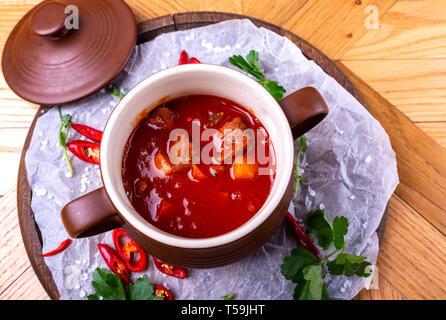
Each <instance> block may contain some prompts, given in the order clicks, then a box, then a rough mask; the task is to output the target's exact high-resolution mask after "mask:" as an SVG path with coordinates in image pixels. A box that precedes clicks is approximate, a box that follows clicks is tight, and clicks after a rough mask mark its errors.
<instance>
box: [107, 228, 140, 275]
mask: <svg viewBox="0 0 446 320" xmlns="http://www.w3.org/2000/svg"><path fill="white" fill-rule="evenodd" d="M122 238H127V239H128V241H126V242H125V243H122V242H121V239H122ZM113 243H114V245H115V248H116V251H117V252H118V254H119V256H120V257H121V258H122V260H124V263H125V265H126V266H127V268H128V269H129V270H130V271H132V272H141V271H143V270H144V269H145V268H146V267H147V254H146V253H145V252H144V250H143V249H141V248H140V246H138V245H137V244H136V242H135V241H133V239H132V238H130V237H129V235H128V234H127V232H125V230H124V229H122V228H118V229H115V230H113ZM135 258H137V259H136V260H134V259H135Z"/></svg>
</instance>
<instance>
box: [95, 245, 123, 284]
mask: <svg viewBox="0 0 446 320" xmlns="http://www.w3.org/2000/svg"><path fill="white" fill-rule="evenodd" d="M98 249H99V252H100V253H101V256H102V258H103V259H104V261H105V263H106V264H107V266H108V267H109V268H110V270H111V271H112V272H113V273H115V274H116V275H118V277H119V278H121V280H122V281H124V282H125V283H130V272H129V270H128V269H127V267H126V266H125V263H124V261H122V259H121V258H120V257H119V256H118V254H117V253H116V251H115V250H113V248H111V247H110V246H108V245H106V244H103V243H98Z"/></svg>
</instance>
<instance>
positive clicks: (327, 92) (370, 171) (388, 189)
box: [25, 20, 398, 299]
mask: <svg viewBox="0 0 446 320" xmlns="http://www.w3.org/2000/svg"><path fill="white" fill-rule="evenodd" d="M182 49H185V50H186V51H187V52H188V53H189V55H190V56H195V57H197V58H198V59H200V60H201V61H202V62H210V63H215V64H220V65H224V66H230V65H229V63H228V58H229V57H230V56H232V55H233V54H241V55H243V56H245V55H246V54H247V53H248V52H249V50H251V49H255V50H257V51H259V53H260V64H261V67H262V69H263V70H264V73H265V76H266V78H267V79H271V80H279V82H280V84H281V85H283V86H284V87H285V88H286V90H287V93H291V92H293V91H295V90H297V89H299V88H302V87H305V86H314V87H316V88H317V89H318V90H319V91H320V92H321V94H322V96H323V97H324V99H325V101H326V102H327V104H328V106H329V109H330V114H329V116H328V117H327V118H326V119H325V120H324V121H323V122H322V123H321V124H320V125H319V126H318V127H316V128H315V129H313V130H312V131H311V132H309V133H308V134H307V137H308V141H309V145H308V150H307V152H306V153H305V154H304V157H303V158H302V160H301V161H300V163H299V167H300V172H301V173H303V174H304V176H305V177H306V178H307V179H308V180H306V181H303V182H301V184H300V192H299V197H298V199H297V200H294V202H293V203H291V205H290V210H291V212H294V213H295V215H296V216H297V217H299V218H303V217H304V216H305V215H306V214H307V213H308V212H309V211H310V210H313V209H316V208H325V210H326V213H327V215H328V217H329V219H330V220H331V219H332V218H333V217H334V216H336V215H344V216H346V217H347V218H348V219H349V221H350V228H349V232H348V235H347V237H346V238H347V241H348V246H347V249H346V250H347V251H346V252H348V253H354V254H361V255H365V256H367V259H368V260H369V261H371V262H372V263H375V262H376V257H377V254H378V249H379V246H378V238H377V235H376V232H375V230H376V228H377V227H378V225H379V223H380V221H381V218H382V215H383V213H384V209H385V207H386V204H387V202H388V200H389V198H390V196H391V194H392V193H393V191H394V189H395V187H396V185H397V184H398V175H397V169H396V160H395V154H394V152H393V150H392V148H391V146H390V142H389V138H388V136H387V134H386V133H385V131H384V129H383V128H382V127H381V126H380V124H379V123H378V121H376V120H375V119H374V118H373V117H372V116H371V115H370V114H369V113H368V112H367V111H366V109H365V108H364V107H363V106H361V105H360V104H359V102H358V101H357V100H356V99H355V98H353V97H352V96H351V95H350V94H349V93H348V92H347V91H346V90H345V89H344V88H343V87H341V86H340V85H339V84H338V83H337V82H336V81H335V80H334V79H333V78H331V77H330V76H328V75H327V74H326V73H324V72H323V71H322V69H321V68H320V67H319V66H318V65H316V64H315V63H314V62H312V61H309V60H307V59H306V58H305V57H304V56H303V55H302V53H301V51H300V50H299V49H298V48H297V47H296V46H295V45H294V44H293V43H292V42H291V41H290V40H288V39H287V38H285V37H282V36H279V35H277V34H276V33H274V32H271V31H269V30H266V29H263V28H257V27H256V26H254V25H253V24H252V23H251V22H250V21H249V20H230V21H226V22H221V23H218V24H214V25H210V26H205V27H201V28H196V29H192V30H187V31H178V32H172V33H167V34H163V35H161V36H159V37H157V38H156V39H154V40H153V41H150V42H147V43H144V44H141V45H139V46H137V48H136V49H135V51H134V53H133V56H132V57H131V59H130V61H129V63H128V64H127V66H126V67H125V69H124V71H122V72H121V73H120V75H119V76H118V77H117V79H115V83H116V84H117V85H118V86H119V87H120V88H132V87H133V86H135V85H136V84H137V83H138V82H140V81H141V80H143V79H144V78H146V77H148V76H149V75H151V74H152V73H154V72H156V71H159V70H161V69H164V68H166V67H168V66H172V65H176V64H177V62H178V57H179V54H180V51H181V50H182ZM117 100H118V99H117V98H115V97H114V96H112V95H111V94H110V93H109V92H106V91H105V90H101V91H100V92H98V93H96V94H94V95H92V96H90V97H87V98H85V99H83V100H81V101H79V102H76V103H72V104H68V105H64V106H63V108H62V112H63V113H64V114H65V113H70V114H72V115H73V121H74V122H78V123H83V124H88V125H90V126H93V127H95V128H98V129H102V128H103V126H104V124H105V121H106V119H107V118H108V115H109V113H110V111H111V110H112V109H113V107H114V106H115V105H116V103H117ZM59 125H60V120H59V116H58V113H57V108H53V109H51V110H50V111H49V112H48V113H47V114H45V115H43V116H42V117H40V118H39V120H38V121H37V123H36V126H35V130H34V135H33V138H32V141H31V144H30V147H29V149H28V152H27V154H26V158H25V161H26V169H27V172H28V180H29V183H30V186H31V189H32V194H33V196H32V205H31V206H32V210H33V212H34V214H35V220H36V222H37V224H38V226H39V228H40V230H41V232H42V238H43V252H46V251H49V250H51V249H54V248H55V247H57V246H58V245H59V243H60V242H61V241H62V240H64V239H66V238H67V237H68V234H67V233H66V231H65V229H64V227H63V224H62V221H61V218H60V210H61V208H62V206H63V205H64V204H66V203H67V202H69V201H70V200H72V199H75V198H77V197H79V196H80V195H82V194H85V193H87V192H89V191H92V190H94V189H96V188H98V187H100V186H101V180H100V175H99V168H98V167H97V166H94V165H91V164H87V163H84V162H82V161H80V160H79V159H77V158H74V157H73V156H71V155H70V157H71V161H72V164H73V167H74V170H75V174H74V176H73V177H69V174H67V172H68V167H67V164H66V162H65V158H64V155H63V151H62V148H61V147H60V146H59V145H58V128H59ZM79 138H81V136H80V135H79V134H77V133H76V132H74V131H73V130H72V131H71V133H70V139H79ZM99 242H103V243H108V244H110V245H111V244H112V240H111V232H108V233H104V234H101V235H99V236H95V237H91V238H87V239H75V240H74V241H73V244H72V245H71V246H70V247H69V248H68V249H67V250H66V251H64V252H63V253H61V254H58V255H55V256H52V257H47V258H45V262H46V263H47V265H48V267H49V268H50V270H51V272H52V274H53V278H54V281H55V283H56V285H57V287H58V290H59V293H60V297H61V298H62V299H85V298H86V295H88V294H90V293H93V288H92V287H91V276H92V272H93V270H94V269H95V268H96V267H98V266H99V267H106V265H105V263H104V261H103V260H102V258H101V257H100V255H99V252H98V250H97V247H96V244H97V243H99ZM294 247H295V241H294V239H293V238H292V235H291V234H290V233H289V232H288V230H286V228H284V227H283V226H282V227H281V228H280V229H279V230H278V231H277V232H276V234H275V235H274V236H273V237H272V238H271V240H270V241H269V242H268V243H266V244H265V245H264V246H263V247H262V248H261V249H259V250H258V251H257V252H255V253H254V254H252V255H250V256H248V257H246V258H244V259H243V260H241V261H239V262H236V263H233V264H231V265H228V266H225V267H221V268H217V269H209V270H199V269H196V270H193V269H189V277H188V278H187V279H184V280H179V279H176V278H172V277H167V276H165V275H164V274H161V273H160V272H158V271H157V270H156V269H155V267H154V265H153V263H150V265H149V267H148V269H147V271H146V272H145V273H147V274H148V275H149V277H150V279H151V281H152V282H154V283H158V284H162V285H164V286H166V287H168V288H170V289H171V290H172V292H173V293H174V295H175V297H176V298H177V299H220V297H221V296H223V295H226V294H229V293H232V292H234V293H236V298H237V299H291V298H292V293H293V289H294V285H293V284H292V283H290V282H289V281H287V280H285V279H284V278H283V276H282V275H281V273H280V264H281V263H282V260H283V257H284V256H286V255H288V254H289V252H290V251H291V249H292V248H294ZM133 276H134V278H137V277H139V276H141V274H134V275H133ZM326 281H327V284H328V291H329V293H330V295H331V297H332V298H333V299H351V298H353V297H354V296H355V295H356V294H357V293H358V292H359V291H360V290H361V289H362V288H363V287H364V279H362V278H359V277H356V276H354V277H349V278H347V277H343V276H341V277H339V276H336V277H330V276H329V275H327V276H326Z"/></svg>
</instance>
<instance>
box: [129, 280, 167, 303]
mask: <svg viewBox="0 0 446 320" xmlns="http://www.w3.org/2000/svg"><path fill="white" fill-rule="evenodd" d="M128 300H161V298H160V297H158V296H155V295H154V289H153V285H152V284H151V283H150V279H149V277H148V276H147V275H146V274H145V275H143V276H142V277H141V278H139V279H138V280H136V281H135V284H130V285H129V299H128Z"/></svg>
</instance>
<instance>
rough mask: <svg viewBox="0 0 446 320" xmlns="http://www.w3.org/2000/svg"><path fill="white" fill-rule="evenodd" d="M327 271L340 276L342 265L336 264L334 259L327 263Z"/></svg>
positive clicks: (342, 270) (342, 271) (342, 269)
mask: <svg viewBox="0 0 446 320" xmlns="http://www.w3.org/2000/svg"><path fill="white" fill-rule="evenodd" d="M327 268H328V272H330V273H331V274H333V275H336V276H340V275H342V274H343V273H344V265H343V264H337V263H336V260H333V261H330V262H328V263H327Z"/></svg>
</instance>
